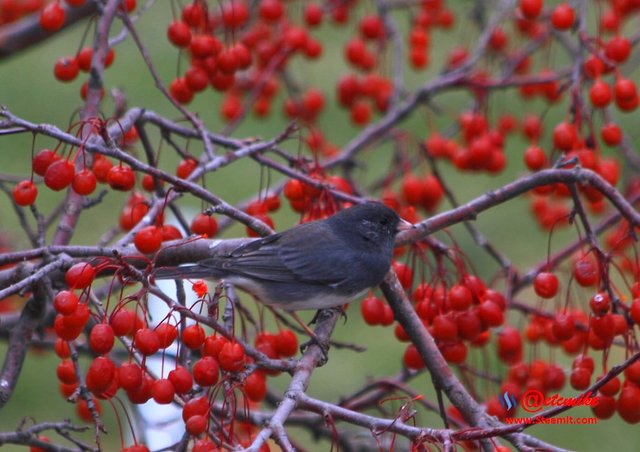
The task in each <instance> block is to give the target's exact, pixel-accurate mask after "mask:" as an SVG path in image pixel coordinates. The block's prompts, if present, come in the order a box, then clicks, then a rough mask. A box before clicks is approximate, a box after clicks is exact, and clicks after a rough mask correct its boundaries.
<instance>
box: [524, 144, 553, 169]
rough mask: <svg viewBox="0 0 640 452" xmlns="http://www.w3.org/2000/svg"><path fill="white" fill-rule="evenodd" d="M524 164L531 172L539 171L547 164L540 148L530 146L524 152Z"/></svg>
mask: <svg viewBox="0 0 640 452" xmlns="http://www.w3.org/2000/svg"><path fill="white" fill-rule="evenodd" d="M524 163H525V165H527V168H529V169H530V170H531V171H539V170H541V169H542V168H544V167H545V166H546V164H547V156H546V155H545V153H544V151H543V150H542V148H541V147H540V146H536V145H531V146H529V147H528V148H527V149H526V151H524Z"/></svg>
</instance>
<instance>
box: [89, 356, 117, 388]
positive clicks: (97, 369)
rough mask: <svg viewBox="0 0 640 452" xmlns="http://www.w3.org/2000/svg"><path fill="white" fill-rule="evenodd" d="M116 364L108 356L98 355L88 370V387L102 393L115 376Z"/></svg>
mask: <svg viewBox="0 0 640 452" xmlns="http://www.w3.org/2000/svg"><path fill="white" fill-rule="evenodd" d="M115 374H116V365H115V364H113V361H111V360H110V359H109V358H107V357H106V356H98V357H97V358H95V359H94V360H93V361H92V362H91V364H90V365H89V369H88V370H87V376H86V383H87V388H89V390H90V391H91V392H93V393H94V394H100V393H101V392H103V391H105V390H106V389H108V388H109V386H110V385H111V382H112V381H113V379H114V378H115Z"/></svg>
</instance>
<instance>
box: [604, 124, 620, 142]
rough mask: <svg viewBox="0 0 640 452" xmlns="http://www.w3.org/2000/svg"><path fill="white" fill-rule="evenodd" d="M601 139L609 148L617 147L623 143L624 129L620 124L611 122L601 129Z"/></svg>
mask: <svg viewBox="0 0 640 452" xmlns="http://www.w3.org/2000/svg"><path fill="white" fill-rule="evenodd" d="M600 137H601V138H602V141H604V142H605V143H607V144H608V145H609V146H617V145H619V144H620V143H621V142H622V129H620V126H618V124H616V123H613V122H609V123H607V124H604V125H603V126H602V127H601V128H600Z"/></svg>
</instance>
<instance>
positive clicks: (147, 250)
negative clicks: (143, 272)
mask: <svg viewBox="0 0 640 452" xmlns="http://www.w3.org/2000/svg"><path fill="white" fill-rule="evenodd" d="M133 242H134V244H135V246H136V248H137V249H138V251H140V252H141V253H144V254H151V253H155V252H156V251H158V250H159V249H160V247H161V246H162V229H161V228H159V227H158V226H147V227H144V228H142V229H140V230H139V231H138V233H137V234H136V236H135V237H134V239H133Z"/></svg>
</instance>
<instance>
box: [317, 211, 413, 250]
mask: <svg viewBox="0 0 640 452" xmlns="http://www.w3.org/2000/svg"><path fill="white" fill-rule="evenodd" d="M401 221H402V220H401V219H400V217H399V216H398V214H397V213H395V212H394V211H393V210H391V209H390V208H389V207H387V206H385V205H384V204H382V203H379V202H369V203H364V204H358V205H355V206H353V207H350V208H348V209H345V210H342V211H341V212H338V213H337V214H336V215H334V216H333V217H331V218H329V220H328V222H329V223H331V224H333V225H335V226H338V225H339V227H340V228H341V229H343V230H350V231H353V232H356V233H357V234H358V236H360V237H361V238H362V239H363V240H365V241H366V242H370V243H373V244H377V245H378V246H380V247H381V248H382V249H384V250H385V251H388V252H391V250H392V249H393V241H394V238H395V236H396V234H397V233H398V226H399V225H400V223H401Z"/></svg>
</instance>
